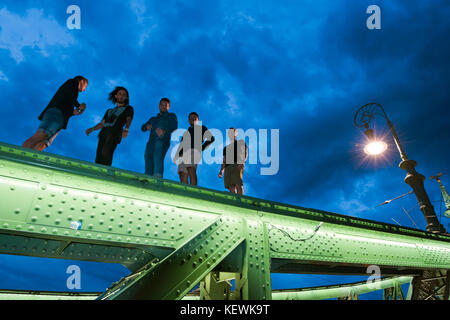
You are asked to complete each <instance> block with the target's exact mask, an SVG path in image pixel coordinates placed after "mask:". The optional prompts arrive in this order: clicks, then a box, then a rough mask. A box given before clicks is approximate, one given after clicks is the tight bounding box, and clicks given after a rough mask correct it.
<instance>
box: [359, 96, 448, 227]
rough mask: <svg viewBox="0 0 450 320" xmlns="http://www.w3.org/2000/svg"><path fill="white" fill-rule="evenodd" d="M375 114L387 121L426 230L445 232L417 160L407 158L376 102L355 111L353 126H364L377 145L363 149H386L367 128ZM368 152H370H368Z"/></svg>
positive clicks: (390, 124)
mask: <svg viewBox="0 0 450 320" xmlns="http://www.w3.org/2000/svg"><path fill="white" fill-rule="evenodd" d="M375 115H380V116H382V117H383V118H384V119H385V120H386V121H387V124H388V126H389V130H390V131H391V133H392V136H393V138H394V142H395V145H396V146H397V149H398V151H399V153H400V157H401V159H402V161H401V162H400V164H399V167H400V168H401V169H403V170H405V171H406V177H405V182H406V183H407V184H408V185H410V186H411V188H412V189H413V191H414V194H415V195H416V197H417V201H418V202H419V206H420V210H421V211H422V213H423V215H424V217H425V220H426V222H427V230H428V231H430V232H433V233H445V229H444V227H443V226H442V225H441V224H440V223H439V220H438V218H437V216H436V213H435V212H434V207H433V205H432V204H431V202H430V199H429V198H428V195H427V192H426V191H425V186H424V181H425V177H424V176H423V175H421V174H420V173H418V172H417V171H416V170H415V167H416V165H417V162H416V161H414V160H410V159H408V156H407V155H406V152H405V150H404V149H403V147H402V145H401V144H400V140H399V138H398V136H397V132H396V131H395V129H394V126H393V125H392V122H391V121H390V120H389V118H388V116H387V115H386V112H385V111H384V109H383V107H382V106H381V105H380V104H378V103H368V104H366V105H364V106H362V107H361V108H359V110H358V111H357V112H356V115H355V119H354V123H355V126H356V127H358V128H364V129H365V134H366V135H367V137H368V138H369V140H370V141H371V142H372V143H376V144H377V145H378V147H375V148H372V149H370V148H369V149H367V148H366V149H367V150H365V151H366V152H368V150H369V151H370V150H375V151H374V152H373V153H371V154H377V153H381V152H382V151H381V150H383V149H386V148H385V147H384V148H383V147H382V146H381V145H382V142H380V141H376V140H375V135H374V132H373V130H372V129H370V128H369V124H370V122H371V121H372V120H373V119H374V118H375ZM383 151H384V150H383ZM368 153H369V154H370V152H368Z"/></svg>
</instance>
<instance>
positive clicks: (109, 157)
mask: <svg viewBox="0 0 450 320" xmlns="http://www.w3.org/2000/svg"><path fill="white" fill-rule="evenodd" d="M116 147H117V139H116V137H114V136H113V135H111V134H106V135H105V137H104V140H103V143H102V145H101V146H100V141H99V148H98V149H97V154H98V153H100V154H98V155H99V159H98V160H99V162H97V163H100V164H103V165H106V166H111V164H112V161H113V155H114V151H115V150H116Z"/></svg>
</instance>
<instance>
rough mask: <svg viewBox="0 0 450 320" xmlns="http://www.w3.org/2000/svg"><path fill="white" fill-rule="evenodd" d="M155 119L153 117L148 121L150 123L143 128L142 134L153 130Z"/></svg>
mask: <svg viewBox="0 0 450 320" xmlns="http://www.w3.org/2000/svg"><path fill="white" fill-rule="evenodd" d="M153 119H154V117H151V118H150V119H148V121H147V122H146V123H144V124H143V125H142V126H141V131H142V132H145V131H148V130H151V129H152V128H153Z"/></svg>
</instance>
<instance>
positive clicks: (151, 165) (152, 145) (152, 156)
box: [144, 139, 170, 178]
mask: <svg viewBox="0 0 450 320" xmlns="http://www.w3.org/2000/svg"><path fill="white" fill-rule="evenodd" d="M169 147H170V141H165V140H161V139H156V140H155V141H149V142H148V143H147V146H146V148H145V155H144V158H145V174H148V175H151V176H155V177H158V178H162V177H163V174H164V157H165V156H166V153H167V150H169Z"/></svg>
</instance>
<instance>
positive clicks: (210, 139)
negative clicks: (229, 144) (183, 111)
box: [202, 129, 216, 151]
mask: <svg viewBox="0 0 450 320" xmlns="http://www.w3.org/2000/svg"><path fill="white" fill-rule="evenodd" d="M203 138H205V139H206V141H205V143H203V145H202V151H204V150H205V149H206V148H208V147H209V146H210V145H211V144H212V143H213V142H214V141H215V140H216V139H215V138H214V136H213V135H212V133H211V132H210V131H209V130H208V129H206V131H205V134H204V135H203Z"/></svg>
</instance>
